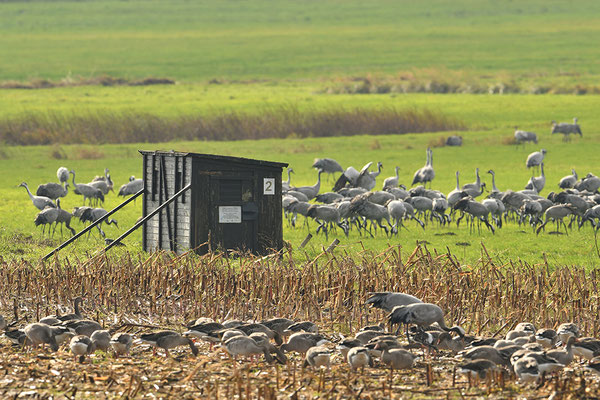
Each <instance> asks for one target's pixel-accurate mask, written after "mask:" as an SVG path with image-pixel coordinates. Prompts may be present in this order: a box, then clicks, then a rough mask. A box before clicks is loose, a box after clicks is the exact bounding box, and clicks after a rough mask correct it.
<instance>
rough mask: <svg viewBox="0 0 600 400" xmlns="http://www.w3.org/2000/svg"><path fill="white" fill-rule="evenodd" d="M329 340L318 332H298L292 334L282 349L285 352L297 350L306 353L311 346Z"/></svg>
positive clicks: (322, 343) (320, 344)
mask: <svg viewBox="0 0 600 400" xmlns="http://www.w3.org/2000/svg"><path fill="white" fill-rule="evenodd" d="M327 342H328V340H326V339H325V338H324V337H323V336H321V335H320V334H318V333H309V332H298V333H294V334H293V335H291V336H290V337H289V338H288V341H287V343H285V344H282V345H281V347H280V349H281V351H283V352H286V351H288V352H289V351H295V352H298V353H301V354H302V355H304V354H306V352H307V351H308V349H310V348H311V347H315V346H322V345H324V344H325V343H327Z"/></svg>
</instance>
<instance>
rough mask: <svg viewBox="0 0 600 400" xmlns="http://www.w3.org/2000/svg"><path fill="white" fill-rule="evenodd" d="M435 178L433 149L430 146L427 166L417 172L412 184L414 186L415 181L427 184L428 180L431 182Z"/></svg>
mask: <svg viewBox="0 0 600 400" xmlns="http://www.w3.org/2000/svg"><path fill="white" fill-rule="evenodd" d="M433 178H435V171H434V170H433V151H432V150H431V149H430V148H429V147H428V148H427V161H426V163H425V166H424V167H423V168H420V169H419V170H417V172H415V175H414V177H413V181H412V184H411V186H414V185H415V183H422V184H423V185H427V182H431V181H432V180H433Z"/></svg>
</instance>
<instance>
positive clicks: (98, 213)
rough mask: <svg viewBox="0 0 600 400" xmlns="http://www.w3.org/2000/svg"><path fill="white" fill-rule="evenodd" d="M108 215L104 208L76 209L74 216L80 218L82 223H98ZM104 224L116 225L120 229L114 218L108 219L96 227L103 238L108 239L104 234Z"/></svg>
mask: <svg viewBox="0 0 600 400" xmlns="http://www.w3.org/2000/svg"><path fill="white" fill-rule="evenodd" d="M106 214H108V211H106V210H105V209H104V208H91V207H75V208H74V209H73V215H74V216H76V217H78V218H79V220H80V221H81V222H86V221H87V222H96V221H98V220H99V219H101V218H102V217H104V216H105V215H106ZM103 223H106V225H111V224H115V226H116V227H117V228H118V227H119V225H118V224H117V221H116V220H115V219H112V218H107V219H105V220H104V221H102V223H99V224H98V225H96V228H98V231H100V234H101V235H102V237H103V238H105V237H106V234H105V233H104V231H103V230H102V227H101V225H102V224H103Z"/></svg>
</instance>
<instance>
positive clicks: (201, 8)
mask: <svg viewBox="0 0 600 400" xmlns="http://www.w3.org/2000/svg"><path fill="white" fill-rule="evenodd" d="M599 8H600V4H598V3H597V2H594V1H591V0H585V1H584V0H582V1H575V2H571V3H568V4H567V3H564V2H562V1H552V2H549V1H541V0H536V1H530V2H527V3H522V2H514V1H502V2H481V1H475V0H461V1H454V2H446V1H432V2H428V3H427V6H426V7H424V6H423V5H422V4H420V3H418V2H409V1H402V2H396V1H378V2H376V3H373V2H369V3H365V2H358V1H344V2H337V1H327V2H319V1H307V2H291V1H290V2H285V3H281V2H270V1H256V2H250V3H247V2H246V3H239V2H233V1H227V2H186V1H175V2H169V3H164V2H158V1H128V2H122V1H99V2H67V1H64V2H63V1H57V2H42V1H40V2H35V1H34V2H25V3H23V2H4V3H1V4H0V48H2V49H3V56H2V57H1V58H0V82H8V81H35V80H43V79H50V80H53V81H55V82H60V81H61V80H63V81H64V82H67V83H68V82H77V80H78V79H79V78H81V77H82V78H93V77H97V76H102V75H109V76H113V77H124V78H128V79H139V78H144V77H148V76H154V77H169V78H173V79H175V80H176V81H177V84H176V85H169V86H145V87H129V86H113V87H103V86H68V87H58V88H53V89H40V90H24V89H1V93H2V95H1V96H0V119H4V120H10V119H11V118H15V117H19V116H23V115H45V116H49V117H52V116H53V115H61V116H74V117H76V116H81V115H91V116H95V115H97V116H99V117H101V116H106V115H116V116H118V115H124V114H136V113H145V114H149V115H156V116H159V117H163V118H177V117H181V116H188V115H189V116H195V115H211V114H215V113H220V112H229V111H231V112H249V113H260V112H262V111H263V110H265V109H268V108H270V107H271V108H277V107H281V106H292V107H295V108H296V109H298V110H320V109H327V108H332V109H333V108H355V107H363V108H371V109H376V110H377V109H381V108H383V107H398V108H414V109H428V110H431V111H433V112H436V113H443V114H444V115H447V116H449V117H452V118H455V119H456V120H458V121H460V122H462V123H464V124H465V126H466V127H467V129H468V131H466V132H460V134H461V135H462V136H463V137H464V138H465V145H464V146H463V147H462V148H438V149H435V150H434V151H435V164H434V165H435V168H436V175H437V176H436V180H435V181H434V187H435V188H437V189H440V190H442V191H444V192H448V191H450V190H452V189H453V187H454V173H455V171H456V170H460V171H461V178H462V179H461V183H466V182H470V181H473V180H474V169H475V168H476V167H479V168H480V169H481V170H482V171H487V170H488V169H489V168H493V169H494V170H495V171H496V173H497V177H498V182H497V184H498V186H499V188H500V189H501V190H504V189H507V188H512V189H517V190H518V189H522V188H523V186H524V185H525V183H526V182H527V179H528V177H529V176H530V173H529V172H528V171H527V170H526V169H525V167H524V160H525V158H526V156H527V154H528V153H529V152H531V151H533V150H534V149H539V148H540V147H545V148H546V149H547V150H548V159H547V164H546V166H547V175H548V178H547V186H546V189H545V190H544V192H543V194H547V193H548V192H549V191H550V190H554V189H556V183H557V182H558V179H560V177H562V176H564V175H566V174H568V173H569V171H570V169H571V168H572V167H575V168H576V169H577V171H578V172H579V173H580V175H584V174H585V173H587V172H590V171H591V172H596V173H597V155H596V153H597V149H598V142H599V140H600V132H599V130H600V116H599V115H598V113H597V110H598V108H599V106H600V104H599V103H600V100H599V97H597V96H572V95H502V96H500V95H494V96H491V95H468V94H447V95H434V94H400V93H391V94H361V95H358V94H328V92H327V88H330V87H335V86H336V85H339V84H344V85H345V84H352V82H353V80H352V79H353V78H354V77H368V78H373V79H383V80H385V79H388V78H389V79H393V80H402V79H406V78H405V77H407V76H408V77H410V76H413V75H414V76H416V77H417V78H418V79H422V80H424V81H427V80H440V81H453V80H457V81H461V82H463V83H465V84H470V83H477V82H487V83H495V82H502V83H508V84H510V83H511V82H515V83H516V84H517V85H520V86H522V87H527V86H528V85H540V84H543V85H550V86H568V87H575V86H578V85H581V86H583V87H587V86H589V85H595V84H596V82H597V81H598V76H599V72H598V71H599V68H598V66H599V63H600V61H599V60H600V57H599V56H600V50H599V48H598V46H597V40H596V38H597V37H598V33H599V31H600V23H599V22H600V13H599V12H598V11H600V10H599ZM574 21H575V22H574ZM419 77H420V78H419ZM212 79H217V80H218V81H217V82H216V83H215V82H213V83H209V81H210V80H212ZM575 116H576V117H578V118H579V120H580V123H581V125H582V129H583V132H584V137H583V138H581V139H579V138H577V139H576V140H574V142H573V143H569V144H565V143H562V142H561V138H560V137H551V136H550V133H549V132H550V121H551V120H553V119H555V120H558V121H570V120H571V119H572V118H573V117H575ZM515 125H518V126H519V127H520V128H523V129H528V130H534V131H536V132H538V135H539V136H540V144H539V146H533V145H531V146H525V147H520V148H517V147H515V146H508V145H505V144H504V143H505V140H506V138H508V137H510V136H512V132H513V130H514V126H515ZM373 133H377V132H373ZM448 134H449V133H444V134H442V133H429V134H419V135H416V134H408V135H402V136H397V135H387V136H355V137H332V138H324V139H315V138H309V139H302V140H301V139H295V138H293V135H291V136H292V137H291V138H289V139H286V140H262V141H256V142H247V141H236V142H219V143H214V142H169V143H160V144H151V143H140V144H131V145H103V146H86V145H60V146H59V145H54V146H46V147H35V146H31V147H9V146H3V147H1V148H0V168H2V169H1V170H2V171H3V174H2V175H0V188H2V193H3V196H2V198H3V202H2V204H1V205H0V235H1V236H2V239H1V240H0V254H2V255H3V256H5V257H9V258H12V257H17V258H18V257H24V258H26V259H30V260H35V259H37V258H39V256H40V255H42V254H43V253H44V252H45V251H47V250H49V249H50V248H51V247H52V246H53V245H56V244H57V243H58V239H57V238H55V239H54V240H52V241H48V240H46V239H44V238H43V237H42V235H41V233H39V232H37V231H36V230H35V229H34V227H33V222H32V221H33V218H34V216H35V214H36V212H37V211H36V209H34V208H33V206H31V204H30V203H29V200H28V199H27V197H26V195H25V191H24V190H23V189H22V188H17V187H16V186H17V185H18V184H19V183H20V182H21V181H27V182H28V183H29V184H30V185H31V186H32V189H34V190H35V187H37V185H38V184H40V183H44V182H48V181H54V180H55V179H56V178H55V171H56V168H57V167H58V166H60V165H66V166H68V167H69V168H74V169H75V170H76V171H77V172H78V178H79V180H80V181H82V182H84V181H88V180H89V179H91V178H92V177H93V176H94V175H96V174H100V173H101V172H102V170H103V169H104V167H109V168H110V169H111V173H112V176H113V179H114V181H115V183H116V184H117V185H118V184H121V183H124V182H125V181H126V180H127V178H128V177H129V176H130V175H131V174H135V175H140V170H141V162H140V156H139V155H138V153H137V150H138V149H158V148H160V149H176V150H182V151H196V152H206V153H218V154H229V155H237V156H245V157H254V158H264V159H269V160H276V161H284V162H288V163H290V165H292V166H293V167H294V169H295V170H296V172H297V175H296V176H294V183H295V184H299V185H302V184H312V183H314V180H315V176H316V174H315V173H314V171H313V170H311V168H310V165H311V163H312V160H313V158H315V157H333V158H336V159H338V161H340V162H341V163H342V165H344V166H348V165H353V166H355V167H357V168H360V167H361V166H362V165H364V164H365V163H366V162H369V161H374V162H376V161H382V162H383V164H384V172H383V176H384V177H385V176H390V175H392V174H393V167H394V166H395V165H400V167H401V181H403V182H405V183H409V182H410V180H411V178H412V174H413V172H414V171H415V170H416V169H417V168H419V167H421V166H422V165H423V164H424V149H425V147H427V146H428V145H430V144H434V143H436V142H438V141H439V138H440V137H441V136H444V135H448ZM57 157H63V158H62V159H57ZM483 175H484V180H485V181H487V182H488V183H489V176H487V174H485V173H484V174H483ZM119 202H120V200H119V199H117V198H116V196H114V195H112V194H110V195H109V196H108V198H107V202H106V204H105V207H106V208H112V207H114V206H115V205H117V204H118V203H119ZM63 203H64V206H65V208H67V209H70V208H71V207H73V206H77V205H80V203H81V198H79V197H76V196H74V195H72V194H70V195H69V196H68V197H67V198H66V199H65V201H64V202H63ZM140 207H141V205H140V204H137V205H136V206H135V207H130V208H129V209H127V210H126V211H124V212H123V213H122V214H121V215H119V216H118V218H117V219H118V220H119V223H120V226H121V228H120V229H119V230H117V229H115V228H113V227H110V228H107V232H108V234H109V236H111V237H114V236H116V235H117V234H118V233H119V232H122V231H123V230H124V229H125V228H126V227H128V226H131V225H132V224H133V222H134V221H135V220H136V219H137V217H138V216H139V213H140ZM77 228H79V226H78V227H77ZM311 229H312V230H313V231H314V229H315V225H314V224H313V225H312V227H311ZM522 230H525V231H526V232H525V233H523V232H522ZM450 232H451V233H455V234H456V235H455V236H452V235H448V233H450ZM31 235H32V236H31ZM305 235H306V231H305V230H302V229H292V228H290V227H287V226H286V228H285V232H284V236H285V239H286V240H289V241H290V242H291V243H292V245H294V246H297V245H298V244H299V243H300V242H301V240H302V239H303V238H304V237H305ZM340 235H341V233H340ZM139 238H140V234H139V233H138V234H135V235H133V236H132V237H131V238H130V239H128V244H129V245H130V247H129V248H130V249H136V248H139ZM417 240H426V241H427V242H429V243H430V244H429V246H430V247H433V248H435V249H436V250H437V251H439V252H445V251H446V247H448V248H450V249H451V251H452V252H453V253H455V254H456V255H457V256H459V257H462V259H463V260H465V261H467V262H474V261H476V260H477V259H478V258H479V257H480V256H481V247H480V246H479V243H480V242H483V243H484V244H485V246H486V247H487V248H488V250H490V252H491V254H492V255H493V256H495V257H499V258H500V260H501V261H502V262H506V260H509V259H523V260H525V261H527V262H531V263H539V262H542V260H543V255H544V254H546V255H547V258H548V260H549V261H550V262H552V263H553V264H554V265H560V264H578V265H586V266H592V265H597V264H598V256H597V255H596V252H595V247H594V241H593V235H592V233H591V230H590V229H589V227H587V228H586V229H584V230H582V231H581V232H578V231H577V230H574V231H573V232H572V233H570V234H569V236H568V237H567V236H564V235H560V236H559V235H548V234H544V235H540V236H539V237H536V236H535V235H534V234H532V233H531V232H530V231H529V229H528V228H525V229H521V228H518V227H517V226H515V225H514V224H509V225H508V226H507V227H506V228H503V229H502V230H501V231H500V232H498V233H497V234H496V235H495V236H492V235H491V234H490V233H488V232H483V233H482V234H481V236H480V235H478V234H469V232H468V229H466V228H465V227H464V226H461V228H460V229H458V230H457V229H456V228H455V226H453V227H451V228H434V227H428V229H427V231H426V232H423V231H421V230H420V228H419V229H417V227H416V226H413V225H412V224H410V225H409V231H402V232H401V234H400V235H399V236H398V237H394V238H387V237H385V236H384V235H381V234H380V235H379V236H378V237H377V238H376V239H369V238H364V237H359V236H358V235H357V233H356V232H353V233H352V234H351V236H350V238H349V239H343V240H342V245H341V246H340V248H341V249H347V250H349V251H355V250H357V249H361V248H362V245H364V246H365V247H372V248H377V249H379V248H384V247H386V246H387V245H388V244H401V245H402V246H403V247H404V248H405V251H406V252H408V253H409V252H411V251H412V249H413V248H414V245H415V243H416V242H417ZM330 241H331V238H330ZM361 242H362V243H361ZM460 242H467V243H469V244H470V246H467V247H461V246H457V245H456V243H460ZM101 244H102V243H101V242H100V241H99V239H98V237H97V234H95V235H93V236H92V238H91V239H89V240H85V239H84V240H83V241H81V243H80V244H78V245H77V246H76V247H74V250H70V251H68V252H65V254H73V255H77V256H81V255H82V254H86V253H88V254H90V253H91V252H94V251H96V250H97V249H99V248H100V246H101ZM326 244H327V242H326V241H325V239H324V238H322V237H318V238H315V239H313V241H311V243H310V245H309V247H308V249H307V251H308V252H309V253H311V254H314V253H316V252H318V251H320V248H321V245H326Z"/></svg>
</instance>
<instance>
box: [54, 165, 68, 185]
mask: <svg viewBox="0 0 600 400" xmlns="http://www.w3.org/2000/svg"><path fill="white" fill-rule="evenodd" d="M56 177H57V178H58V181H59V182H60V183H65V182H67V181H68V180H69V170H68V169H67V168H65V167H60V168H58V170H57V171H56Z"/></svg>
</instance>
